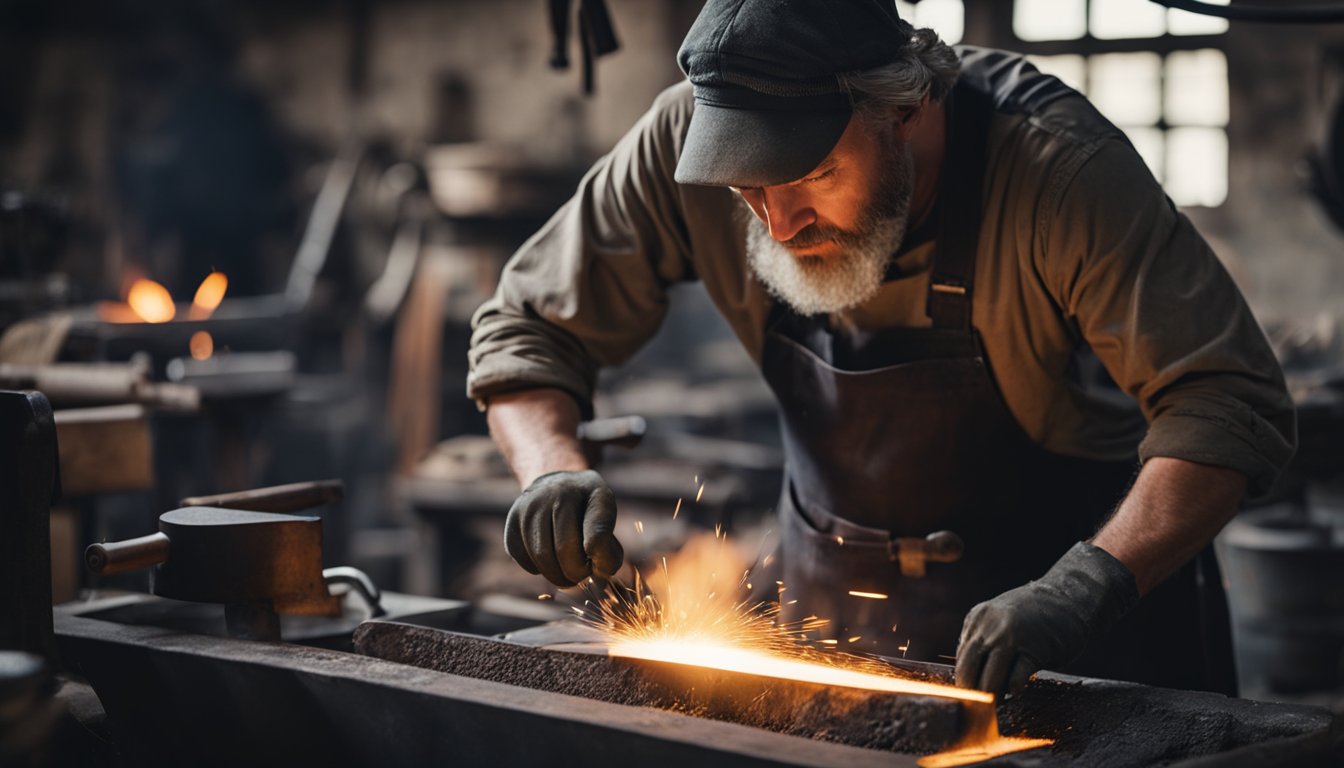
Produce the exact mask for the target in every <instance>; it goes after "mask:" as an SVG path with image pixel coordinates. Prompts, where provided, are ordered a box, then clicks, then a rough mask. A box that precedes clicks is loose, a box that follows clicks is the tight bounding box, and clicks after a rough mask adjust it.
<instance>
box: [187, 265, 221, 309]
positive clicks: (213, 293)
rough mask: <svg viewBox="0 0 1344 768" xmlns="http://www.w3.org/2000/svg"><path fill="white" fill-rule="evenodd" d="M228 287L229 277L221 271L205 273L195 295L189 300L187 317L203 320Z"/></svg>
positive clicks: (217, 304) (216, 305) (215, 306)
mask: <svg viewBox="0 0 1344 768" xmlns="http://www.w3.org/2000/svg"><path fill="white" fill-rule="evenodd" d="M228 289H229V278H227V277H225V276H224V273H223V272H211V273H210V274H208V275H206V276H205V279H204V280H202V281H201V284H200V285H199V286H197V288H196V297H195V298H194V299H192V300H191V309H189V310H187V319H189V320H205V319H206V318H208V317H210V315H212V314H213V313H214V311H215V309H216V308H217V307H219V303H220V302H221V301H223V300H224V292H225V291H227V290H228Z"/></svg>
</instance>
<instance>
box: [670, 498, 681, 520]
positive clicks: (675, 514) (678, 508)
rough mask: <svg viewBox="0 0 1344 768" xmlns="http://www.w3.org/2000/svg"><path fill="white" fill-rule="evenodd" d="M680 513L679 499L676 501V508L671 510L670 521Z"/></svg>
mask: <svg viewBox="0 0 1344 768" xmlns="http://www.w3.org/2000/svg"><path fill="white" fill-rule="evenodd" d="M680 511H681V499H677V506H676V507H674V508H673V509H672V519H673V520H676V519H677V513H678V512H680Z"/></svg>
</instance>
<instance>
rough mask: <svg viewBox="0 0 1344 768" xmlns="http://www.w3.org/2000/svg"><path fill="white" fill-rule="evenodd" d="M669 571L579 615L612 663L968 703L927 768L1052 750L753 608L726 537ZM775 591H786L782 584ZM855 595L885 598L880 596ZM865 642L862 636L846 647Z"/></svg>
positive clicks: (976, 694) (671, 562) (987, 699)
mask: <svg viewBox="0 0 1344 768" xmlns="http://www.w3.org/2000/svg"><path fill="white" fill-rule="evenodd" d="M661 566H662V567H661V568H659V569H658V570H656V571H655V572H654V573H653V574H652V576H651V577H650V578H649V579H648V580H647V581H646V580H645V579H643V578H642V577H641V574H640V573H639V571H638V570H635V571H634V583H633V586H626V585H624V584H622V583H620V582H619V581H618V580H613V582H612V585H611V588H610V589H609V590H608V591H607V592H606V593H605V594H603V595H598V594H594V593H591V592H590V596H591V597H592V599H591V600H588V601H585V603H584V605H585V607H588V606H591V608H592V613H589V611H588V610H586V609H585V608H579V607H577V606H575V607H573V609H572V610H573V611H574V612H575V613H576V614H578V615H579V616H581V617H583V618H584V619H585V620H587V621H589V622H591V623H593V624H595V625H597V626H598V627H601V628H603V629H604V630H606V631H607V633H608V637H609V639H610V644H609V645H608V648H607V653H608V654H609V655H611V656H613V657H621V658H629V659H646V660H649V661H655V662H662V663H666V664H678V665H685V666H694V667H701V668H708V669H716V670H721V671H725V672H739V673H742V674H748V675H756V676H760V677H768V678H774V679H779V680H797V681H800V682H804V683H813V684H819V685H833V686H840V687H844V688H857V689H863V690H869V691H880V692H884V693H896V694H911V695H917V696H932V697H937V698H942V699H951V700H955V701H959V702H961V703H962V706H963V707H964V710H963V711H964V712H965V713H966V724H965V727H964V730H963V733H962V737H961V740H960V741H958V742H957V743H956V744H954V745H953V746H952V747H951V748H950V749H948V750H947V751H944V752H940V753H938V754H935V755H929V756H926V757H924V758H921V759H920V760H919V764H920V765H921V766H924V767H925V768H943V767H945V766H958V765H965V764H968V763H972V762H977V761H980V760H985V759H988V758H990V757H993V756H996V755H1001V754H1006V753H1009V752H1016V751H1019V750H1023V749H1031V748H1034V747H1039V746H1045V745H1048V744H1050V743H1051V742H1050V741H1049V740H1048V739H1024V738H1007V737H1003V736H1001V735H1000V734H999V729H998V720H997V717H996V714H995V710H994V701H995V697H994V695H993V694H990V693H986V692H984V691H976V690H969V689H965V688H958V687H956V686H952V685H942V684H939V683H933V682H927V681H924V680H915V679H911V678H909V677H906V676H903V675H902V674H901V673H900V672H899V671H898V670H896V669H894V668H892V667H891V666H890V665H888V664H885V663H883V662H881V661H879V660H876V659H873V658H871V657H864V656H857V655H853V654H849V653H844V652H842V651H840V650H838V648H837V645H838V644H839V642H840V641H839V640H837V639H834V638H828V639H824V640H820V641H810V642H809V641H808V639H807V636H808V635H809V633H811V632H812V631H813V630H817V629H820V628H822V627H824V626H826V625H827V624H828V623H829V622H828V621H827V620H826V619H824V618H818V617H816V616H809V617H807V618H805V619H802V620H801V621H796V622H779V621H778V615H779V606H778V605H776V604H773V603H771V604H763V603H753V602H752V600H751V598H750V591H751V586H750V585H751V582H750V574H751V568H750V567H746V566H747V561H746V560H745V558H744V557H743V553H742V552H740V551H738V550H737V549H736V548H735V547H734V546H733V545H732V544H730V543H729V542H728V541H727V538H726V536H725V535H723V534H721V533H720V532H718V531H716V532H715V534H714V535H713V536H710V535H709V534H708V533H706V534H702V535H698V536H692V537H691V538H690V539H689V540H688V541H687V542H686V544H685V545H684V546H683V547H682V549H681V551H680V552H678V553H676V554H675V555H673V556H671V557H670V558H662V561H661ZM776 584H777V586H778V587H779V588H780V589H781V591H782V589H783V587H784V584H783V583H782V582H776ZM744 587H745V589H744ZM850 594H851V595H854V596H856V597H867V598H870V599H885V598H887V595H883V594H881V593H876V592H859V591H851V592H850ZM794 602H797V601H796V600H794V601H790V603H794ZM860 639H862V638H861V637H860V636H858V635H855V636H852V637H849V638H848V641H849V643H855V642H857V641H859V640H860Z"/></svg>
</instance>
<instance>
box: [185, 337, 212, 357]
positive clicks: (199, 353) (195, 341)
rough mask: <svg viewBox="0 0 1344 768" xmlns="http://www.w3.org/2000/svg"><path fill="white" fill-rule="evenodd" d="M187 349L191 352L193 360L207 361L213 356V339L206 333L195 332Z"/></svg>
mask: <svg viewBox="0 0 1344 768" xmlns="http://www.w3.org/2000/svg"><path fill="white" fill-rule="evenodd" d="M187 348H188V349H190V350H191V356H192V358H193V359H196V360H209V359H210V356H211V355H213V354H215V339H214V337H213V336H211V335H210V334H209V333H208V332H206V331H197V332H195V333H193V334H191V339H190V340H189V341H188V342H187Z"/></svg>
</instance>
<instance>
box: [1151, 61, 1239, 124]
mask: <svg viewBox="0 0 1344 768" xmlns="http://www.w3.org/2000/svg"><path fill="white" fill-rule="evenodd" d="M1166 90H1167V98H1166V104H1165V109H1166V117H1167V122H1168V123H1170V124H1172V125H1227V57H1226V56H1224V55H1223V52H1222V51H1219V50H1216V49H1213V48H1206V49H1204V50H1202V51H1178V52H1176V53H1173V54H1171V55H1170V56H1168V57H1167V78H1166Z"/></svg>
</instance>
